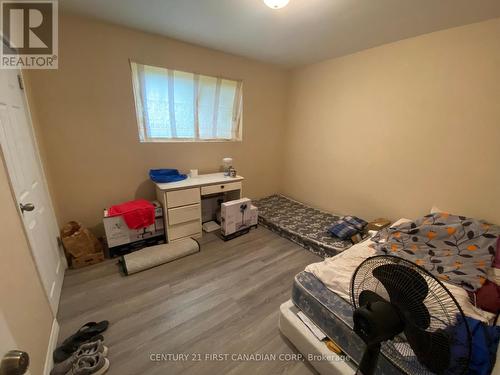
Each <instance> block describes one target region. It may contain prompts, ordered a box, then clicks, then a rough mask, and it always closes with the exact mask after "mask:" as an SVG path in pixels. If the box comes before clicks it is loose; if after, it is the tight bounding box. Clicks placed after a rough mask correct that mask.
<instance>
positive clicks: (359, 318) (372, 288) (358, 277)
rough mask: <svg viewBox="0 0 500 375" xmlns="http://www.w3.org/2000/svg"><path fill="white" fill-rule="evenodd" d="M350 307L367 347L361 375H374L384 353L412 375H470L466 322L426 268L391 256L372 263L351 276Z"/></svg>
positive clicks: (447, 294)
mask: <svg viewBox="0 0 500 375" xmlns="http://www.w3.org/2000/svg"><path fill="white" fill-rule="evenodd" d="M351 303H352V306H353V308H354V313H353V321H354V331H355V332H356V333H357V334H358V336H360V337H361V339H362V340H363V341H364V342H365V344H366V350H365V353H364V354H363V357H362V359H361V362H360V364H359V368H358V372H357V374H362V375H371V374H373V373H374V372H375V369H376V367H377V362H378V356H379V353H380V351H381V350H382V353H383V354H384V355H385V356H386V357H387V358H388V359H389V360H390V361H391V362H392V363H393V364H394V365H396V366H397V367H398V368H399V369H401V370H402V371H403V372H406V373H408V374H411V375H417V374H447V375H448V374H449V375H451V374H453V375H460V374H464V373H465V372H466V371H467V369H468V365H469V360H470V355H471V334H470V330H469V326H468V324H467V320H466V319H465V316H464V314H463V311H462V309H461V308H460V306H459V305H458V303H457V301H456V300H455V298H454V297H453V296H452V295H451V293H450V292H449V291H448V289H446V287H445V286H444V285H443V284H442V283H441V282H440V281H439V280H438V279H436V278H435V277H434V276H433V275H432V274H431V273H429V272H428V271H427V270H425V269H424V268H422V267H420V266H418V265H416V264H414V263H412V262H410V261H408V260H405V259H402V258H399V257H395V256H390V255H379V256H374V257H371V258H368V259H366V260H365V261H364V262H363V263H361V264H360V265H359V266H358V268H357V269H356V271H355V272H354V274H353V276H352V279H351Z"/></svg>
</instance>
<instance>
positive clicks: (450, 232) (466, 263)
mask: <svg viewBox="0 0 500 375" xmlns="http://www.w3.org/2000/svg"><path fill="white" fill-rule="evenodd" d="M499 236H500V227H498V226H496V225H492V224H489V223H487V222H485V221H481V220H476V219H471V218H467V217H464V216H455V215H450V214H448V213H443V212H441V213H434V214H430V215H427V216H425V217H423V218H421V219H417V220H414V221H410V222H407V223H404V224H401V225H398V226H396V227H391V228H386V229H384V230H382V231H380V232H379V233H378V234H377V235H376V236H375V237H373V238H372V241H374V242H375V244H374V245H373V247H374V249H375V250H377V251H378V252H380V253H384V254H391V255H396V256H399V257H401V258H405V259H408V260H410V261H412V262H414V263H416V264H418V265H420V266H422V267H424V268H425V269H426V270H428V271H429V272H431V273H432V274H434V275H435V276H437V277H438V278H439V279H441V280H445V281H448V282H449V283H452V284H456V285H459V286H461V287H462V288H464V289H466V290H469V291H475V290H477V289H479V288H480V287H481V286H482V285H483V284H484V283H485V281H486V279H487V277H488V276H487V275H488V274H489V273H488V270H489V268H491V263H492V261H493V257H494V256H495V251H496V242H497V240H498V237H499Z"/></svg>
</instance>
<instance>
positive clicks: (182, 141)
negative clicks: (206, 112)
mask: <svg viewBox="0 0 500 375" xmlns="http://www.w3.org/2000/svg"><path fill="white" fill-rule="evenodd" d="M140 142H141V143H241V142H243V139H193V138H183V139H164V138H153V139H148V140H140Z"/></svg>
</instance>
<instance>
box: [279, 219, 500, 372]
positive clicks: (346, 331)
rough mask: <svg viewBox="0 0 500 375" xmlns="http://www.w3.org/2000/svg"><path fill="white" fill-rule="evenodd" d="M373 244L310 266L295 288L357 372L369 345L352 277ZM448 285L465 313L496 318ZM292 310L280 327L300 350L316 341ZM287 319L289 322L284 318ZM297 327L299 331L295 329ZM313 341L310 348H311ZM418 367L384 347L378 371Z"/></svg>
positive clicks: (298, 302) (298, 300)
mask: <svg viewBox="0 0 500 375" xmlns="http://www.w3.org/2000/svg"><path fill="white" fill-rule="evenodd" d="M404 220H405V219H402V220H401V221H398V222H397V223H401V222H404ZM397 223H395V224H397ZM372 244H373V242H372V241H371V239H368V240H366V241H364V242H361V243H359V244H356V245H354V246H352V247H351V248H349V249H347V250H345V251H344V252H342V253H341V254H339V255H337V256H335V257H332V258H327V259H325V260H324V261H323V262H319V263H314V264H311V265H309V266H307V267H306V269H305V271H303V272H301V273H299V274H298V275H296V277H295V279H294V284H293V289H292V301H293V305H294V306H296V307H297V308H298V309H299V310H301V311H302V312H303V313H304V314H305V315H306V316H307V317H308V318H309V319H311V320H312V321H313V322H314V323H315V324H316V325H317V326H318V327H319V328H320V329H321V330H322V331H323V332H324V334H325V335H326V336H328V337H329V338H330V339H332V340H333V341H334V342H336V343H337V344H338V345H339V346H340V347H341V348H342V350H343V352H344V353H345V354H346V355H347V356H348V357H349V358H350V360H351V361H352V363H353V365H352V369H353V372H354V368H355V365H356V364H358V363H359V362H360V360H361V357H362V355H363V352H364V348H365V345H364V343H363V341H362V340H361V339H360V338H359V337H358V336H357V335H356V334H355V333H354V331H353V330H352V328H353V322H352V307H351V304H350V302H349V299H350V297H349V287H350V280H351V277H352V274H353V272H354V270H355V269H356V267H357V266H358V265H359V264H360V263H361V262H362V261H364V260H365V259H367V258H369V257H371V256H374V255H376V251H375V250H374V249H373V248H372V247H371V245H372ZM445 285H446V287H447V288H448V289H449V290H450V292H451V293H452V294H453V295H454V297H455V298H456V299H457V301H458V303H459V304H460V306H461V307H462V309H463V311H464V313H465V315H467V316H469V317H471V318H474V319H477V320H480V321H483V322H487V323H491V322H492V321H494V319H495V316H494V314H491V313H489V312H486V311H483V310H481V309H479V308H476V307H475V306H473V305H472V304H471V303H470V301H469V298H468V294H467V292H466V291H465V290H464V289H462V288H460V287H458V286H456V285H453V284H449V283H446V282H445ZM285 310H286V311H285ZM291 311H292V307H291V305H287V306H285V305H283V307H282V312H281V316H280V319H281V320H283V322H281V321H280V327H281V326H283V327H285V330H286V331H287V332H283V333H284V334H285V336H287V337H289V336H292V338H290V337H289V338H290V340H291V341H292V342H293V343H294V344H295V345H296V346H297V348H299V350H300V347H301V346H302V347H304V345H305V344H304V343H305V342H306V341H307V340H309V341H310V344H311V345H313V344H314V340H313V338H311V337H308V332H307V329H305V330H303V331H302V332H299V331H300V330H301V328H300V327H299V326H300V321H299V320H297V321H296V322H295V325H296V327H294V328H291V326H290V324H292V323H293V319H294V318H293V316H292V315H293V314H290V312H291ZM287 313H288V316H287ZM285 319H286V320H287V322H284V320H285ZM286 327H288V328H286ZM294 329H295V331H293V330H294ZM292 331H293V332H292ZM294 341H295V342H294ZM316 341H317V340H316ZM311 345H309V346H308V348H311V347H312V346H311ZM306 347H307V345H306ZM304 350H309V349H304ZM497 356H498V354H497ZM409 359H411V358H409ZM330 362H332V363H331V365H332V368H329V369H328V370H327V371H328V372H329V373H330V372H331V373H335V372H337V373H342V371H339V370H338V369H337V367H338V364H336V363H335V361H330ZM410 362H411V361H409V362H408V363H410ZM313 365H314V366H315V367H317V369H318V370H320V367H321V366H323V368H322V370H323V371H326V370H325V363H320V364H319V365H320V366H319V367H318V366H316V365H315V364H314V363H313ZM498 365H499V364H497V366H498ZM417 370H418V369H415V368H412V367H411V366H410V365H408V366H407V367H403V368H401V367H396V366H395V365H394V364H393V363H392V362H391V361H390V359H389V356H388V355H386V353H384V350H383V348H382V355H381V356H380V359H379V362H378V365H377V373H380V374H401V373H406V374H412V373H416V372H417ZM320 371H321V370H320Z"/></svg>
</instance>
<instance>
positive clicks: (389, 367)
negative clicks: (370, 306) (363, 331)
mask: <svg viewBox="0 0 500 375" xmlns="http://www.w3.org/2000/svg"><path fill="white" fill-rule="evenodd" d="M292 301H293V303H294V304H295V305H296V306H297V307H298V308H299V309H300V310H302V312H304V314H306V315H307V316H308V317H309V318H310V319H311V320H312V321H313V322H314V323H315V324H316V325H317V326H318V327H319V328H320V329H321V330H322V331H323V333H324V334H325V335H327V336H328V337H329V338H330V339H332V340H333V341H334V342H336V343H337V344H338V345H339V346H340V347H341V348H342V350H343V351H344V353H345V354H347V355H348V356H349V357H350V358H351V359H352V360H353V361H354V362H355V363H356V364H359V362H360V361H361V358H362V356H363V353H364V350H365V344H364V342H363V341H362V340H361V338H359V336H358V335H356V333H354V331H353V329H352V327H353V321H352V307H351V304H350V303H349V302H347V301H346V300H344V299H343V298H341V297H339V296H338V295H337V294H335V293H334V292H332V291H331V290H330V289H328V288H327V287H326V286H325V285H324V284H323V283H322V282H321V281H320V280H319V279H317V278H316V277H315V276H314V275H313V274H311V273H309V272H305V271H303V272H301V273H299V274H298V275H296V276H295V281H294V283H293V289H292ZM408 359H409V360H410V358H408ZM411 359H413V357H412V358H411ZM410 362H412V361H410ZM418 367H420V366H418ZM420 370H421V371H424V373H425V372H426V371H425V370H424V369H422V368H421V367H420ZM412 373H415V372H414V371H411V370H410V369H407V370H403V369H400V368H399V367H397V366H396V365H395V364H393V363H392V362H391V361H390V360H389V359H388V357H387V356H386V355H385V354H384V348H383V347H382V354H381V355H380V356H379V360H378V364H377V371H376V374H384V375H401V374H412Z"/></svg>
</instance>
